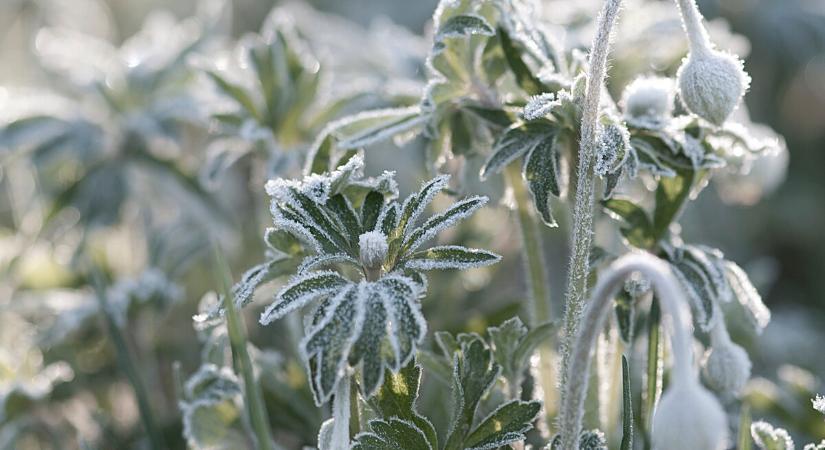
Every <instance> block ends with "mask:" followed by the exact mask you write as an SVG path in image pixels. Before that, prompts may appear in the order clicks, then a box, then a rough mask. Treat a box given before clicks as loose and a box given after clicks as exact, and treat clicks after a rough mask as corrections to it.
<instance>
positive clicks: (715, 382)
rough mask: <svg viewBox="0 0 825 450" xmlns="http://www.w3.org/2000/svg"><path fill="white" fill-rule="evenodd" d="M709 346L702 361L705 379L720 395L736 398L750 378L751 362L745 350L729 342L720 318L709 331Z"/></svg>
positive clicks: (728, 336) (723, 323)
mask: <svg viewBox="0 0 825 450" xmlns="http://www.w3.org/2000/svg"><path fill="white" fill-rule="evenodd" d="M710 346H711V348H710V350H708V352H707V354H706V355H705V361H704V374H705V379H706V380H707V382H708V384H709V385H710V386H711V387H712V388H713V389H716V390H717V391H718V392H719V393H720V394H722V395H725V396H729V397H738V396H739V394H740V393H741V392H742V388H744V387H745V384H746V383H747V382H748V379H749V378H750V376H751V360H750V358H749V357H748V353H747V352H746V351H745V349H743V348H742V347H740V346H738V345H736V344H735V343H733V341H731V339H730V335H728V330H727V328H725V322H724V320H721V318H720V320H717V321H716V324H715V325H714V326H713V328H712V329H711V330H710Z"/></svg>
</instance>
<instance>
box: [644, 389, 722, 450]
mask: <svg viewBox="0 0 825 450" xmlns="http://www.w3.org/2000/svg"><path fill="white" fill-rule="evenodd" d="M675 381H676V384H674V385H672V387H671V388H669V389H668V390H667V391H666V392H665V393H664V395H663V396H662V400H661V401H660V402H659V407H658V409H657V410H656V415H655V416H654V417H653V436H652V438H653V448H654V450H698V449H702V450H720V449H722V448H724V445H725V444H726V441H727V438H728V426H727V423H728V421H727V417H726V416H725V412H724V411H723V410H722V407H721V406H720V405H719V402H718V401H717V400H716V398H715V397H714V396H713V394H711V393H710V392H709V391H708V390H707V389H705V388H703V387H702V386H700V385H699V382H698V381H696V380H695V379H693V378H685V379H683V380H681V381H679V380H678V379H677V380H675Z"/></svg>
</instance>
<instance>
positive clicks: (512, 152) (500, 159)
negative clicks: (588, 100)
mask: <svg viewBox="0 0 825 450" xmlns="http://www.w3.org/2000/svg"><path fill="white" fill-rule="evenodd" d="M553 133H554V131H553V128H552V127H550V126H548V125H547V124H543V123H538V122H532V123H522V124H515V125H513V126H511V127H510V128H508V129H507V131H505V132H504V133H503V134H502V135H501V137H500V138H499V139H498V141H496V144H495V145H494V147H493V151H492V153H491V154H490V157H489V158H487V161H486V162H485V163H484V165H483V166H482V167H481V171H480V172H479V177H480V178H481V180H482V181H484V180H486V179H487V177H488V176H490V175H492V174H496V173H499V172H501V171H502V170H503V169H504V167H506V166H507V165H508V164H510V163H511V162H513V161H514V160H516V159H517V158H519V157H520V156H522V155H525V154H526V153H527V152H529V151H531V150H533V149H534V148H535V147H536V146H537V145H539V144H540V143H541V142H542V141H544V140H548V139H552V137H553Z"/></svg>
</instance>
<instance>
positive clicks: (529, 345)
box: [513, 322, 558, 371]
mask: <svg viewBox="0 0 825 450" xmlns="http://www.w3.org/2000/svg"><path fill="white" fill-rule="evenodd" d="M556 331H558V324H557V323H556V322H545V323H542V324H539V325H536V326H535V327H533V328H532V329H530V331H528V332H527V335H525V336H524V339H522V340H521V343H519V346H518V347H517V348H516V351H515V353H514V354H513V366H514V367H515V368H516V370H520V371H523V370H524V369H526V368H527V364H528V363H529V362H530V356H531V355H532V354H533V352H534V351H535V350H536V348H538V347H539V345H541V344H542V343H546V342H548V341H549V340H550V339H551V338H552V337H553V336H554V335H555V334H556Z"/></svg>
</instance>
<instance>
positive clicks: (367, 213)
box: [361, 191, 384, 233]
mask: <svg viewBox="0 0 825 450" xmlns="http://www.w3.org/2000/svg"><path fill="white" fill-rule="evenodd" d="M383 208H384V195H383V194H381V193H380V192H378V191H370V192H369V193H367V196H366V197H365V198H364V203H363V204H362V205H361V233H366V232H368V231H373V230H375V225H376V224H377V223H378V217H379V216H380V215H381V210H382V209H383Z"/></svg>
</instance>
